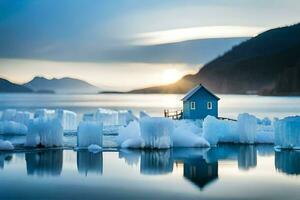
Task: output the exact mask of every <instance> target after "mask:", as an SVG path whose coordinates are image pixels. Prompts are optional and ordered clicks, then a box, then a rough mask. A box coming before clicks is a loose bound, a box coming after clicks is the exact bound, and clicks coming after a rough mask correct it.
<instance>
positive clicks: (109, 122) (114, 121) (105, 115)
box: [95, 108, 118, 126]
mask: <svg viewBox="0 0 300 200" xmlns="http://www.w3.org/2000/svg"><path fill="white" fill-rule="evenodd" d="M95 120H96V121H97V122H101V123H102V124H103V126H113V125H118V112H117V111H114V110H109V109H103V108H98V110H97V112H96V114H95Z"/></svg>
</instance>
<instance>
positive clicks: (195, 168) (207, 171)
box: [183, 158, 218, 189]
mask: <svg viewBox="0 0 300 200" xmlns="http://www.w3.org/2000/svg"><path fill="white" fill-rule="evenodd" d="M183 176H184V177H185V178H187V179H188V180H190V181H191V182H192V183H194V184H195V185H197V186H198V187H199V188H200V189H203V188H204V187H205V186H206V185H207V184H209V183H211V182H212V181H214V180H217V179H218V162H213V163H207V162H206V161H205V159H204V158H200V159H194V160H190V161H185V162H184V164H183Z"/></svg>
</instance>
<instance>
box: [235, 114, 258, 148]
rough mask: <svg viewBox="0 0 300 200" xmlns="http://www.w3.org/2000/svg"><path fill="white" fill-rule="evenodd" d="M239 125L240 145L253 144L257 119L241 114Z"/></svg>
mask: <svg viewBox="0 0 300 200" xmlns="http://www.w3.org/2000/svg"><path fill="white" fill-rule="evenodd" d="M237 124H238V129H237V131H238V133H239V136H240V143H247V144H253V143H254V141H255V134H256V128H257V119H256V117H255V116H253V115H250V114H248V113H243V114H239V115H238V121H237Z"/></svg>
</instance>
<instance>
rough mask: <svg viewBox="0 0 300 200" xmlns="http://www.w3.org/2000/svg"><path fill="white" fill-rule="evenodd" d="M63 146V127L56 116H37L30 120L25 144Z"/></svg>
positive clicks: (32, 145)
mask: <svg viewBox="0 0 300 200" xmlns="http://www.w3.org/2000/svg"><path fill="white" fill-rule="evenodd" d="M38 145H41V146H44V147H53V146H63V128H62V125H61V123H60V120H59V119H57V118H47V117H39V118H35V119H32V120H30V122H29V127H28V133H27V137H26V146H31V147H36V146H38Z"/></svg>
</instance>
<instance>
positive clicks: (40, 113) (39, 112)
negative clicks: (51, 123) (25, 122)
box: [34, 109, 55, 118]
mask: <svg viewBox="0 0 300 200" xmlns="http://www.w3.org/2000/svg"><path fill="white" fill-rule="evenodd" d="M38 117H46V118H54V117H55V110H48V109H36V110H35V113H34V118H38Z"/></svg>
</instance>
